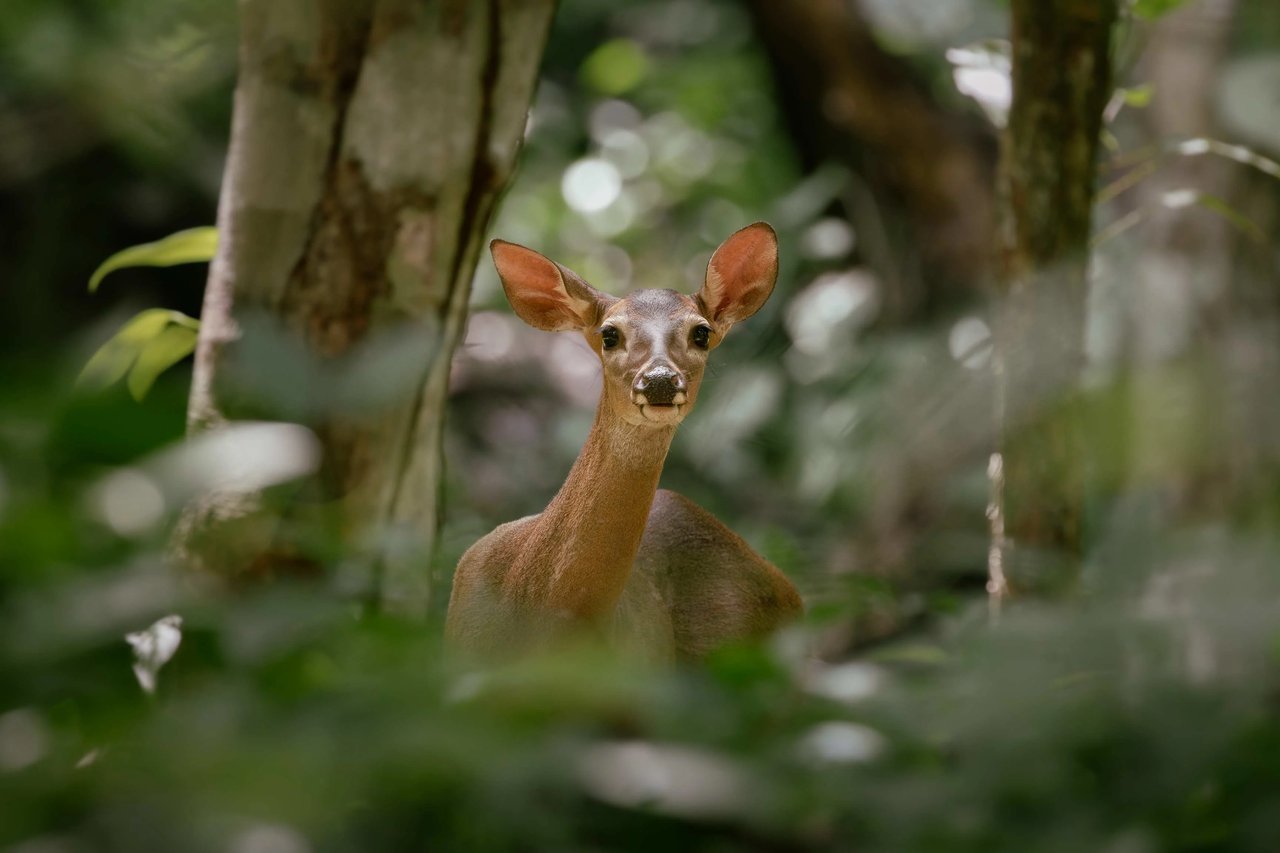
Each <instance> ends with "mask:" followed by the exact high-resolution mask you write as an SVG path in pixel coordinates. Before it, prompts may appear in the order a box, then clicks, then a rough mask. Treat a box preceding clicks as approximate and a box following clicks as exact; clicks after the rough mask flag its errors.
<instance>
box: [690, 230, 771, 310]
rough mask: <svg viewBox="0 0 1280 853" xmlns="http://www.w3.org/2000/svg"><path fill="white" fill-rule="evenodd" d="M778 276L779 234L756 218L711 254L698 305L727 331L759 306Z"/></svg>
mask: <svg viewBox="0 0 1280 853" xmlns="http://www.w3.org/2000/svg"><path fill="white" fill-rule="evenodd" d="M777 280H778V237H777V235H776V234H774V233H773V228H771V227H770V226H769V224H768V223H767V222H756V223H755V224H753V225H748V226H747V227H746V228H743V229H742V230H741V231H737V232H735V233H734V234H733V235H732V236H731V237H729V239H728V240H725V241H724V242H723V243H721V244H720V248H718V249H716V251H715V254H713V255H712V256H711V261H710V263H708V264H707V278H706V282H705V283H704V284H703V285H702V290H700V291H699V292H698V306H699V307H700V308H701V309H702V312H703V313H704V314H705V315H706V317H707V319H708V320H710V321H711V322H712V323H713V324H715V326H716V327H717V330H718V331H719V332H720V334H724V333H725V332H726V331H728V330H729V327H730V326H732V325H733V324H734V323H737V322H740V321H742V320H745V319H747V318H748V317H750V316H751V315H752V314H754V313H756V312H757V311H759V310H760V306H761V305H763V304H764V303H765V300H766V299H768V298H769V294H770V293H772V292H773V285H774V282H776V281H777Z"/></svg>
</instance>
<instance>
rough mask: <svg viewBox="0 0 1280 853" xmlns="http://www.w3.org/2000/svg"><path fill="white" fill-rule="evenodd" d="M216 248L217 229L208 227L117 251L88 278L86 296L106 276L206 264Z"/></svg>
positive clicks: (181, 232) (95, 288)
mask: <svg viewBox="0 0 1280 853" xmlns="http://www.w3.org/2000/svg"><path fill="white" fill-rule="evenodd" d="M217 248H218V229H216V228H214V227H213V226H211V225H207V226H204V227H201V228H188V229H187V230H185V231H178V232H177V233H175V234H170V235H169V236H168V237H165V238H164V239H162V240H157V241H155V242H154V243H143V244H142V245H140V246H130V247H129V248H127V249H121V250H120V251H119V252H116V253H115V254H114V255H112V256H111V257H109V258H107V259H106V260H105V261H103V262H102V265H101V266H99V267H98V268H97V269H96V270H94V271H93V275H92V276H90V277H89V292H90V293H93V292H94V291H95V290H97V289H98V285H99V284H101V283H102V279H103V278H105V277H106V275H107V273H110V272H113V271H115V270H118V269H124V268H125V267H171V266H173V265H174V264H191V263H196V262H198V261H208V260H211V259H212V258H213V253H214V251H215V250H216V249H217Z"/></svg>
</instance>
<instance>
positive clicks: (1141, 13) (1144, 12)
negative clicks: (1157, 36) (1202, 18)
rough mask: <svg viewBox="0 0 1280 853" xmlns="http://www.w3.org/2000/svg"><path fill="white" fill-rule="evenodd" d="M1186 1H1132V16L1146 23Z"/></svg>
mask: <svg viewBox="0 0 1280 853" xmlns="http://www.w3.org/2000/svg"><path fill="white" fill-rule="evenodd" d="M1186 2H1187V0H1133V14H1134V15H1135V16H1136V17H1139V18H1142V19H1144V20H1147V21H1154V20H1155V19H1156V18H1159V17H1160V16H1161V15H1166V14H1168V13H1169V12H1172V11H1173V10H1174V9H1177V8H1178V7H1179V6H1181V5H1183V4H1184V3H1186Z"/></svg>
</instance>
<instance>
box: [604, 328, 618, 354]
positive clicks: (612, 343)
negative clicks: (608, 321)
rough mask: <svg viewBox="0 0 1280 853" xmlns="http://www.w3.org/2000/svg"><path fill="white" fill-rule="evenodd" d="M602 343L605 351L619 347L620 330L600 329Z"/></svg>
mask: <svg viewBox="0 0 1280 853" xmlns="http://www.w3.org/2000/svg"><path fill="white" fill-rule="evenodd" d="M600 342H601V343H602V344H604V348H605V349H613V348H614V347H616V346H617V345H618V330H617V329H615V328H614V327H613V326H605V327H603V328H602V329H600Z"/></svg>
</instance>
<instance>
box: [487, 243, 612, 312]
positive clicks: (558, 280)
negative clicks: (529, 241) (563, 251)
mask: <svg viewBox="0 0 1280 853" xmlns="http://www.w3.org/2000/svg"><path fill="white" fill-rule="evenodd" d="M489 251H490V252H491V253H492V254H493V265H494V266H495V267H497V268H498V277H499V278H500V279H502V289H503V290H504V291H506V294H507V300H508V301H509V302H510V303H511V307H512V308H514V309H515V312H516V314H517V316H519V317H520V319H521V320H524V321H525V322H526V323H528V324H529V325H530V326H533V327H534V328H535V329H544V330H546V331H548V332H563V331H568V330H570V329H583V328H586V327H588V326H595V325H597V324H598V323H599V322H600V317H601V315H603V313H604V310H605V309H606V308H608V306H609V305H610V303H612V302H613V301H614V298H613V297H612V296H606V295H605V294H603V293H601V292H600V291H598V290H596V289H595V288H593V287H592V286H591V285H589V284H587V283H586V282H585V281H583V280H582V279H581V278H580V277H579V276H578V275H577V274H576V273H574V272H573V271H572V270H569V269H566V268H564V267H562V266H560V265H559V264H557V263H556V262H555V261H553V260H551V259H550V258H547V257H544V256H543V255H540V254H538V253H537V252H535V251H534V250H533V249H526V248H525V247H524V246H517V245H516V244H515V243H508V242H507V241H505V240H494V241H493V242H491V243H490V244H489Z"/></svg>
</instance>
